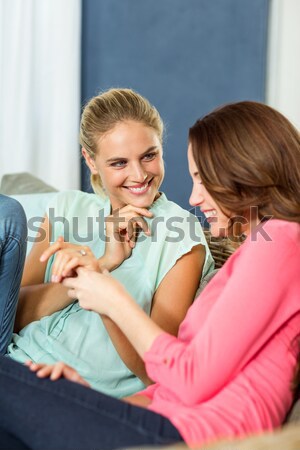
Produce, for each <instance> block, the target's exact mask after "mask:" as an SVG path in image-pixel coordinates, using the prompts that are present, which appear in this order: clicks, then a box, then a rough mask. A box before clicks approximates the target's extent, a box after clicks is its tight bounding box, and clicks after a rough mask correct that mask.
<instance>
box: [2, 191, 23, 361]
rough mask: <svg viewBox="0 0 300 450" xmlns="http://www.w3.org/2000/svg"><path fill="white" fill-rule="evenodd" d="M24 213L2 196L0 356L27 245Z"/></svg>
mask: <svg viewBox="0 0 300 450" xmlns="http://www.w3.org/2000/svg"><path fill="white" fill-rule="evenodd" d="M26 238H27V224H26V216H25V213H24V210H23V208H22V206H21V205H20V203H18V202H17V201H16V200H14V199H12V198H9V197H6V196H4V195H1V194H0V354H1V355H3V354H4V353H5V352H6V349H7V346H8V344H9V343H10V340H11V336H12V332H13V325H14V321H15V314H16V309H17V302H18V297H19V290H20V284H21V278H22V273H23V267H24V261H25V256H26V245H27V241H26Z"/></svg>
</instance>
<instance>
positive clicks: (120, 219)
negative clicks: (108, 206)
mask: <svg viewBox="0 0 300 450" xmlns="http://www.w3.org/2000/svg"><path fill="white" fill-rule="evenodd" d="M143 216H144V217H148V218H151V217H153V213H152V212H151V211H148V209H146V208H138V207H135V206H132V205H127V206H125V207H124V208H121V209H117V210H114V211H113V213H112V215H111V216H108V217H107V218H106V222H107V225H108V224H109V223H112V224H113V229H114V232H116V231H117V232H119V231H121V230H124V229H126V230H128V234H129V236H130V238H131V236H132V231H131V229H130V228H131V227H132V228H134V227H135V226H138V227H139V228H141V229H142V230H143V232H144V233H145V234H146V235H148V236H150V235H151V232H150V229H149V225H148V223H147V222H146V220H145V219H144V217H143Z"/></svg>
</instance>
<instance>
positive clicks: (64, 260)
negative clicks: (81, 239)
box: [40, 236, 100, 283]
mask: <svg viewBox="0 0 300 450" xmlns="http://www.w3.org/2000/svg"><path fill="white" fill-rule="evenodd" d="M55 253H56V257H55V260H54V263H53V266H52V276H51V281H52V282H53V283H59V282H61V281H62V279H63V278H65V277H71V276H75V275H76V272H75V269H76V268H77V267H85V268H86V269H88V270H92V271H95V272H100V263H99V260H98V259H97V258H96V257H95V255H94V254H93V252H92V251H91V249H90V248H89V247H87V246H82V245H76V244H70V243H69V242H65V241H64V239H63V237H61V236H60V237H59V238H58V239H57V241H56V242H54V244H52V245H50V247H48V248H47V250H45V251H44V252H43V254H42V255H41V257H40V261H42V262H43V261H46V260H47V259H49V258H50V256H52V255H54V254H55Z"/></svg>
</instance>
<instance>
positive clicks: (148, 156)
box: [143, 153, 156, 161]
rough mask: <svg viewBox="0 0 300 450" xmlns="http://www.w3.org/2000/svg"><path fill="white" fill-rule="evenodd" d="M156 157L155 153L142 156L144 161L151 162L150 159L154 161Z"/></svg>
mask: <svg viewBox="0 0 300 450" xmlns="http://www.w3.org/2000/svg"><path fill="white" fill-rule="evenodd" d="M155 156H156V153H147V155H144V156H143V159H144V160H146V161H151V160H152V159H154V158H155Z"/></svg>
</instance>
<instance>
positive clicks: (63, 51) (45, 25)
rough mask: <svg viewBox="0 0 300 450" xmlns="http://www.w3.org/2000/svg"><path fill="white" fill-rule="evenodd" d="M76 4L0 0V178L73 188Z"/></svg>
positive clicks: (77, 69)
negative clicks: (18, 176) (21, 176)
mask: <svg viewBox="0 0 300 450" xmlns="http://www.w3.org/2000/svg"><path fill="white" fill-rule="evenodd" d="M80 34H81V0H1V1H0V100H1V108H0V178H1V176H2V175H3V174H5V173H14V172H25V171H26V172H31V173H32V174H33V175H35V176H37V177H39V178H41V179H43V180H44V181H45V182H46V183H48V184H50V185H53V186H55V187H56V188H58V189H69V188H71V189H72V188H79V186H80V176H79V172H80V164H79V161H80V158H79V144H78V131H79V117H80Z"/></svg>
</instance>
